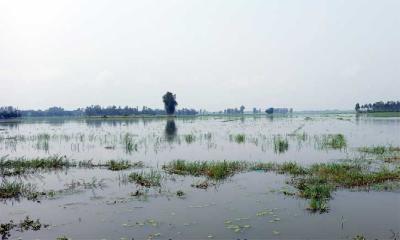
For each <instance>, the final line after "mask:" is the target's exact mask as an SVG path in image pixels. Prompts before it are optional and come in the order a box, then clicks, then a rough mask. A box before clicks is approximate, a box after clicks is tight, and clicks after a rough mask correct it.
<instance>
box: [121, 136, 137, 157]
mask: <svg viewBox="0 0 400 240" xmlns="http://www.w3.org/2000/svg"><path fill="white" fill-rule="evenodd" d="M123 143H124V146H125V151H126V152H127V153H131V152H133V151H137V150H138V145H137V144H135V143H134V141H133V136H132V135H131V134H129V133H126V134H125V136H124V138H123Z"/></svg>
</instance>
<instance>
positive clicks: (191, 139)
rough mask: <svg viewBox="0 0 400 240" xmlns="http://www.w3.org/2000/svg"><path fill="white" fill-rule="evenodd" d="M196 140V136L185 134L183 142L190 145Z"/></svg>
mask: <svg viewBox="0 0 400 240" xmlns="http://www.w3.org/2000/svg"><path fill="white" fill-rule="evenodd" d="M195 140H196V136H195V135H194V134H187V135H185V142H186V143H187V144H190V143H192V142H194V141H195Z"/></svg>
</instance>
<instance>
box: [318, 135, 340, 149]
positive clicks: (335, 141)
mask: <svg viewBox="0 0 400 240" xmlns="http://www.w3.org/2000/svg"><path fill="white" fill-rule="evenodd" d="M315 140H316V142H317V145H318V146H319V148H320V149H344V148H346V147H347V141H346V138H345V137H344V135H343V134H328V135H323V136H322V138H319V137H316V138H315Z"/></svg>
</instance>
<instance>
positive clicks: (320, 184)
mask: <svg viewBox="0 0 400 240" xmlns="http://www.w3.org/2000/svg"><path fill="white" fill-rule="evenodd" d="M296 188H297V189H299V195H300V196H301V197H303V198H307V199H310V203H309V207H308V209H309V210H311V211H313V212H316V211H319V212H326V211H328V204H327V202H328V201H329V199H330V198H331V192H332V191H333V190H334V187H333V186H332V185H331V184H330V183H328V182H327V181H326V180H324V179H321V178H302V179H300V180H299V181H298V182H297V183H296Z"/></svg>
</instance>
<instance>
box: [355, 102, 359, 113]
mask: <svg viewBox="0 0 400 240" xmlns="http://www.w3.org/2000/svg"><path fill="white" fill-rule="evenodd" d="M355 110H356V112H359V111H360V104H359V103H357V104H356V107H355Z"/></svg>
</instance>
